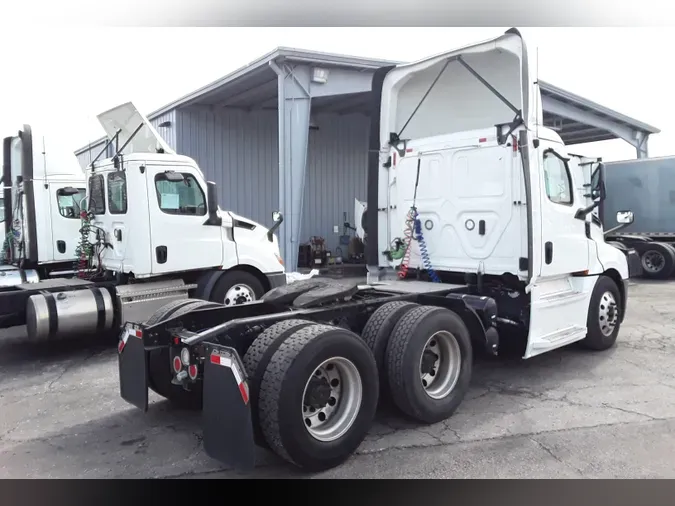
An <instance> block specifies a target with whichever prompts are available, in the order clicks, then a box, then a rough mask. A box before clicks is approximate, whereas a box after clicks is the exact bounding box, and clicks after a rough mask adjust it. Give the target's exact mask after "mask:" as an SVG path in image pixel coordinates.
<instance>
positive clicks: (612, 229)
mask: <svg viewBox="0 0 675 506" xmlns="http://www.w3.org/2000/svg"><path fill="white" fill-rule="evenodd" d="M628 225H630V223H619V224H618V225H617V226H616V227H614V228H610V229H609V230H606V231H605V237H607V236H608V235H609V234H613V233H614V232H617V231H619V230H621V229H622V228H626V227H627V226H628Z"/></svg>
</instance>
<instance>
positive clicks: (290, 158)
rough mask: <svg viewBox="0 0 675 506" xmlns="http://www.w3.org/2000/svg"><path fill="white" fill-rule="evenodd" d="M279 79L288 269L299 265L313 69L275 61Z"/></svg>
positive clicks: (282, 241)
mask: <svg viewBox="0 0 675 506" xmlns="http://www.w3.org/2000/svg"><path fill="white" fill-rule="evenodd" d="M270 67H271V68H272V69H273V70H274V71H275V72H276V73H277V76H278V77H277V79H278V90H279V91H278V94H279V105H278V113H277V114H278V121H279V210H280V211H281V212H282V213H283V215H284V222H283V223H282V225H281V227H279V230H278V235H279V247H280V249H281V256H282V258H283V259H284V265H285V267H286V271H287V272H294V271H296V270H297V268H298V247H299V245H300V234H301V232H302V210H303V209H302V208H303V201H304V196H305V185H306V184H305V183H306V180H307V147H308V140H309V122H310V119H309V118H310V113H311V96H310V93H309V83H310V76H309V69H308V68H306V67H302V66H301V67H298V68H295V69H293V68H290V67H288V66H287V65H283V64H282V65H278V64H277V63H276V62H274V61H271V62H270Z"/></svg>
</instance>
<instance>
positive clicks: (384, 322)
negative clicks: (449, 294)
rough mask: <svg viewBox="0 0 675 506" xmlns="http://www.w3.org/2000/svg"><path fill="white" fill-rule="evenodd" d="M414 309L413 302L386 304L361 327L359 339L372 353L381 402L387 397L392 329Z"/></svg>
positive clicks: (415, 305)
mask: <svg viewBox="0 0 675 506" xmlns="http://www.w3.org/2000/svg"><path fill="white" fill-rule="evenodd" d="M416 307H419V304H415V303H414V302H406V301H396V302H387V303H386V304H383V305H381V306H380V307H379V308H377V309H376V310H375V312H374V313H373V314H372V315H371V316H370V318H368V322H367V323H366V325H365V327H363V332H361V338H362V339H363V340H364V341H365V343H366V344H367V345H368V347H369V348H370V349H371V351H372V352H373V356H374V357H375V363H376V364H377V371H378V374H379V376H380V400H382V397H383V394H384V396H386V397H388V393H387V390H388V389H387V387H388V380H387V367H386V354H387V343H388V342H389V338H390V337H391V333H392V331H393V330H394V327H396V324H397V323H398V322H399V320H400V319H401V318H402V317H403V315H405V314H406V313H407V312H408V311H410V310H412V309H414V308H416Z"/></svg>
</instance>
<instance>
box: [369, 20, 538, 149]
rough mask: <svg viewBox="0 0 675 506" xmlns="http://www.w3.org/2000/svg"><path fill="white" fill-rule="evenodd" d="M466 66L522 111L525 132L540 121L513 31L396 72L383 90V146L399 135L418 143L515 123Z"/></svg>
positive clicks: (519, 39) (525, 58)
mask: <svg viewBox="0 0 675 506" xmlns="http://www.w3.org/2000/svg"><path fill="white" fill-rule="evenodd" d="M458 57H459V58H458ZM460 59H461V60H462V61H459V60H460ZM462 62H464V63H466V64H468V65H469V66H470V67H471V68H472V69H473V70H475V71H476V72H477V73H478V74H479V75H480V76H481V77H482V78H483V79H484V80H485V81H486V82H487V83H489V84H490V85H491V86H492V87H493V88H494V89H495V90H496V91H498V92H499V93H500V94H501V95H502V96H503V97H504V98H506V99H507V100H508V101H509V102H510V103H511V104H512V106H513V107H514V108H515V109H517V110H518V111H521V113H522V118H523V121H524V123H525V125H526V126H527V127H530V125H533V124H535V123H536V122H537V114H538V113H537V110H536V107H534V104H536V102H535V97H534V95H535V93H534V90H535V88H534V83H533V82H532V81H531V79H530V70H529V68H530V65H529V61H528V56H527V51H526V48H525V43H524V42H523V40H522V37H521V35H520V33H519V32H518V31H517V30H516V29H511V30H509V31H507V32H506V33H505V34H503V35H501V36H499V37H496V38H494V39H491V40H487V41H484V42H480V43H477V44H472V45H469V46H466V47H463V48H461V49H456V50H453V51H448V52H445V53H442V54H439V55H436V56H431V57H428V58H425V59H423V60H420V61H417V62H414V63H409V64H403V65H399V66H397V67H396V68H394V69H392V70H391V71H390V72H389V73H388V74H387V75H386V77H385V79H384V82H383V86H382V97H381V113H380V145H381V146H383V147H384V146H386V145H387V144H388V143H389V140H390V134H391V133H397V134H398V133H401V130H404V131H403V132H402V133H401V135H400V138H401V139H418V138H424V137H434V136H436V135H442V134H448V133H454V132H461V131H469V130H474V129H480V128H485V127H486V126H491V125H496V124H505V123H510V122H511V121H513V119H514V117H515V115H516V112H514V111H513V109H511V108H510V107H509V106H508V105H506V104H505V103H504V102H503V101H502V100H501V99H500V98H498V97H497V96H496V95H495V94H494V93H493V92H492V91H490V90H489V88H487V87H486V86H485V85H484V84H481V82H480V80H479V79H478V78H477V77H476V76H475V75H472V72H471V70H469V69H468V68H467V67H466V66H465V65H463V63H462ZM411 116H412V118H411Z"/></svg>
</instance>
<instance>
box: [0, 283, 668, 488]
mask: <svg viewBox="0 0 675 506" xmlns="http://www.w3.org/2000/svg"><path fill="white" fill-rule="evenodd" d="M629 290H630V294H629V309H628V316H627V318H626V321H625V322H624V325H623V327H622V331H621V334H620V335H619V341H618V343H617V346H616V347H615V348H613V349H611V350H609V351H606V352H600V353H598V352H588V351H586V350H583V349H580V348H579V347H578V346H571V347H568V348H566V349H563V350H558V351H555V352H552V353H550V354H546V355H543V356H541V357H536V358H534V359H531V360H528V361H522V360H515V359H514V360H505V359H480V360H479V361H478V362H477V363H476V366H475V368H476V369H475V374H474V380H473V386H472V388H471V391H470V393H469V395H468V397H467V398H466V400H465V401H464V403H463V404H462V405H461V406H460V408H459V410H458V411H457V413H456V414H455V415H454V416H453V417H452V418H450V419H449V420H447V421H445V422H443V423H439V424H436V425H432V426H418V425H415V424H413V423H410V422H408V421H406V420H405V419H403V418H401V417H400V416H398V415H397V414H396V413H394V412H389V411H386V410H385V411H383V412H381V413H380V414H379V415H378V420H377V423H376V424H375V426H374V427H373V429H372V430H371V432H370V434H369V435H368V437H367V439H366V440H365V441H364V443H363V444H362V445H361V447H360V449H359V450H358V452H357V454H356V455H354V456H353V457H352V458H351V459H350V460H348V461H347V462H346V463H345V464H343V465H342V466H340V467H338V468H335V469H332V470H330V471H327V472H324V473H320V474H315V475H306V474H302V473H299V472H298V471H296V470H295V469H294V468H292V467H290V466H288V465H286V464H285V463H283V462H282V461H280V460H279V459H278V458H276V457H275V456H274V455H271V454H269V453H267V452H266V451H264V450H260V451H259V465H258V467H257V469H256V470H255V472H254V473H253V474H252V475H249V476H247V477H254V478H255V477H270V478H279V477H281V478H312V477H319V478H579V477H587V478H675V457H673V456H675V430H674V429H675V322H674V319H675V282H672V281H667V282H639V283H638V284H635V285H632V286H630V288H629ZM24 337H25V331H24V329H22V328H15V329H10V330H9V331H2V332H1V333H0V478H170V477H176V478H195V477H198V478H241V477H242V476H240V475H238V474H237V473H235V472H233V471H232V470H228V469H225V468H223V467H222V466H221V465H220V464H219V463H218V462H215V461H213V460H212V459H210V458H209V457H208V456H206V455H205V453H204V451H203V447H202V440H201V426H200V418H199V414H198V413H189V412H188V413H186V412H181V411H176V410H174V409H172V408H171V407H170V406H169V405H168V403H167V402H166V401H164V400H162V399H161V398H159V397H157V396H155V395H154V394H153V393H152V392H151V398H150V408H149V410H148V412H147V413H145V414H144V413H142V412H140V411H138V410H137V409H135V408H133V407H131V406H130V405H128V404H126V403H125V402H124V401H123V400H122V399H121V398H120V397H119V388H118V378H117V360H116V349H115V346H114V343H92V341H93V340H94V339H95V338H93V337H92V338H90V339H89V340H88V341H87V342H85V343H83V342H73V343H67V344H61V345H57V346H55V347H52V348H49V349H47V348H45V347H44V346H32V345H28V344H26V343H25V341H24Z"/></svg>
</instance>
